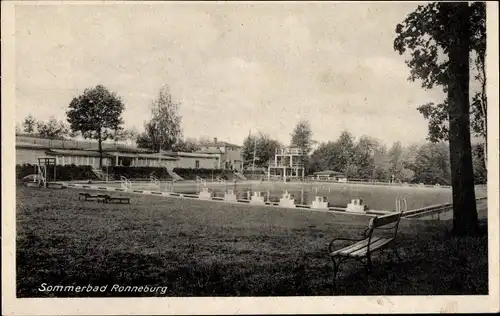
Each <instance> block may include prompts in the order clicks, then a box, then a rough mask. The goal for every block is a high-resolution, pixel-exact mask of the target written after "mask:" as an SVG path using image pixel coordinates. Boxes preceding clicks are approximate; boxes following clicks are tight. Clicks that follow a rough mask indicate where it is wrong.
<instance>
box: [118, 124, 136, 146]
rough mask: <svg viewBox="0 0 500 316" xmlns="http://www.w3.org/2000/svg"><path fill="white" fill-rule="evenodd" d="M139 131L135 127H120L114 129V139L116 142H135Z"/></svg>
mask: <svg viewBox="0 0 500 316" xmlns="http://www.w3.org/2000/svg"><path fill="white" fill-rule="evenodd" d="M138 136H139V132H137V130H136V129H135V128H127V129H125V128H118V129H117V130H115V131H114V136H113V140H114V141H115V143H116V142H119V141H122V142H126V143H132V144H133V143H135V142H136V140H137V137H138Z"/></svg>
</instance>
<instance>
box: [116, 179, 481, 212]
mask: <svg viewBox="0 0 500 316" xmlns="http://www.w3.org/2000/svg"><path fill="white" fill-rule="evenodd" d="M106 186H111V187H120V186H121V184H120V183H109V184H106ZM206 186H207V188H208V189H209V191H210V192H212V193H213V196H215V197H223V196H224V193H225V192H226V191H227V190H233V191H234V192H235V194H236V195H237V197H238V198H239V199H246V198H247V192H248V191H250V195H252V194H253V192H255V191H258V192H261V195H262V196H264V199H265V200H267V196H268V193H269V195H270V200H271V201H273V202H278V201H279V199H280V198H281V196H282V194H283V193H284V192H285V190H286V191H288V193H290V194H291V195H292V196H293V198H294V199H295V203H296V204H306V205H309V204H311V202H312V201H313V200H314V198H315V196H324V197H326V198H327V201H328V202H329V205H330V206H338V207H345V206H346V205H347V204H348V203H349V202H350V201H351V200H352V199H355V198H361V199H363V202H364V204H365V205H366V206H367V207H368V208H369V209H372V210H386V211H390V210H395V208H396V207H395V202H396V199H400V198H406V200H407V203H408V209H409V210H410V209H416V208H421V207H425V206H430V205H436V204H442V203H450V202H451V201H452V195H451V189H448V188H418V187H402V186H377V185H367V184H341V183H329V184H321V183H315V184H302V183H272V182H271V183H269V182H262V183H259V182H256V183H228V184H219V183H207V184H206ZM202 188H203V185H200V184H197V183H183V182H178V183H175V184H174V185H173V191H174V192H177V193H190V194H197V193H198V192H200V191H201V190H202ZM132 189H135V190H153V191H167V190H168V189H167V184H166V183H160V184H159V186H156V185H154V184H152V183H147V182H146V183H145V182H143V183H133V184H132ZM476 196H477V197H481V196H486V192H485V191H481V190H477V192H476Z"/></svg>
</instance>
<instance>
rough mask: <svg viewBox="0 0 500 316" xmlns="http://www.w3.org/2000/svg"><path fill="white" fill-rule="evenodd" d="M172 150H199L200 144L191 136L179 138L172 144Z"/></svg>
mask: <svg viewBox="0 0 500 316" xmlns="http://www.w3.org/2000/svg"><path fill="white" fill-rule="evenodd" d="M172 150H173V151H180V152H194V151H197V150H200V145H199V143H198V142H197V141H196V139H192V138H186V139H179V140H178V141H177V143H176V144H174V146H173V148H172Z"/></svg>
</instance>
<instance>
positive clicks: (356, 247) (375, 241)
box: [328, 199, 407, 281]
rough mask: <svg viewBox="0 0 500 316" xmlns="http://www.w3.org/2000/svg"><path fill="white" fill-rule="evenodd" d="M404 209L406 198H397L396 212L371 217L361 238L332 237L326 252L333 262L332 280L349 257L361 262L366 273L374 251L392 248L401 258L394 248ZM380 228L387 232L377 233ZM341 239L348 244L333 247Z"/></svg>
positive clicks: (369, 268) (399, 258)
mask: <svg viewBox="0 0 500 316" xmlns="http://www.w3.org/2000/svg"><path fill="white" fill-rule="evenodd" d="M406 209H407V204H406V200H405V199H401V200H397V201H396V212H394V213H390V214H387V215H382V216H377V217H374V218H372V219H371V220H370V223H369V224H368V228H367V229H366V230H365V231H364V233H363V237H362V238H359V239H353V238H342V237H340V238H334V239H333V240H332V241H331V242H330V243H329V244H328V254H329V256H330V258H331V259H332V262H333V275H334V281H336V280H337V274H338V272H339V268H340V265H341V264H342V263H343V262H344V261H346V260H349V259H353V260H357V261H360V262H362V263H363V264H364V266H365V268H366V272H367V273H369V272H370V271H371V268H372V258H371V257H372V254H373V253H374V252H377V251H381V250H389V249H392V251H393V253H394V255H395V256H396V257H397V258H398V260H401V257H400V256H399V253H398V251H397V248H396V236H397V233H398V226H399V223H400V221H401V217H402V215H403V212H404V211H406ZM387 226H389V227H387ZM380 230H384V231H386V232H387V233H386V234H384V235H380V234H379V233H378V232H380ZM342 241H344V242H345V241H349V242H350V244H349V245H347V246H344V247H342V248H340V249H335V243H337V242H342Z"/></svg>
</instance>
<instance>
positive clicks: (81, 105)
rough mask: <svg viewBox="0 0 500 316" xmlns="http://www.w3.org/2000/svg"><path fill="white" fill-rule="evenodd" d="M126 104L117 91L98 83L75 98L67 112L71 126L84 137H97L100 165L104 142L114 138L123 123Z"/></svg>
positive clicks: (100, 164)
mask: <svg viewBox="0 0 500 316" xmlns="http://www.w3.org/2000/svg"><path fill="white" fill-rule="evenodd" d="M124 108H125V106H124V104H123V102H122V100H121V98H120V97H118V96H117V95H116V93H114V92H111V91H109V90H108V89H107V88H106V87H104V86H102V85H98V86H96V87H95V88H89V89H85V91H84V92H83V94H81V95H80V96H78V97H75V98H73V100H71V103H70V104H69V110H68V111H67V112H66V115H67V117H68V122H69V124H70V128H71V130H72V131H73V132H75V133H76V132H80V133H81V135H82V136H83V137H84V138H88V139H95V140H97V141H98V144H99V166H100V167H102V142H103V141H105V140H107V139H113V137H114V136H115V135H116V132H117V131H118V130H120V129H121V125H122V124H123V120H122V117H121V115H122V112H123V110H124Z"/></svg>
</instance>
